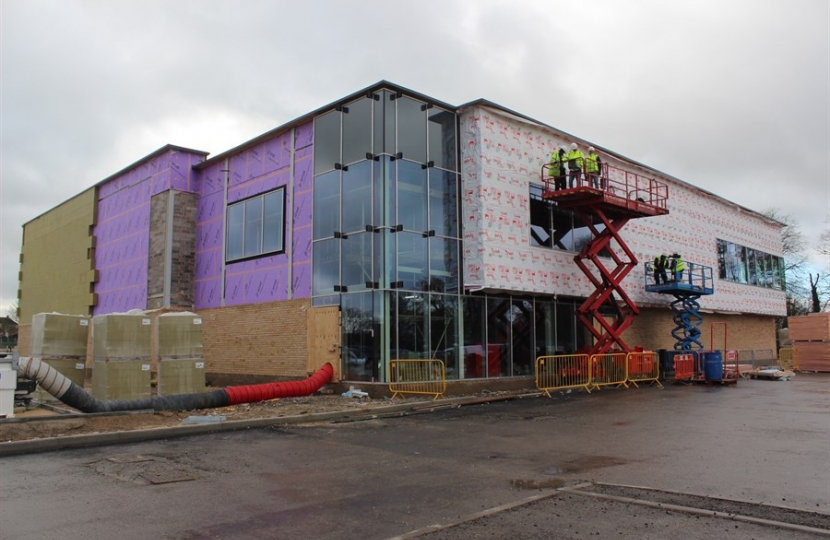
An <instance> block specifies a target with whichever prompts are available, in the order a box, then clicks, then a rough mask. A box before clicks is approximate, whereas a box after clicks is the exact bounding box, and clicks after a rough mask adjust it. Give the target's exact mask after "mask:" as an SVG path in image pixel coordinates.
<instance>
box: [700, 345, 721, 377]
mask: <svg viewBox="0 0 830 540" xmlns="http://www.w3.org/2000/svg"><path fill="white" fill-rule="evenodd" d="M703 376H704V377H705V378H706V380H707V381H720V380H722V379H723V354H722V353H721V352H720V351H709V352H705V353H703Z"/></svg>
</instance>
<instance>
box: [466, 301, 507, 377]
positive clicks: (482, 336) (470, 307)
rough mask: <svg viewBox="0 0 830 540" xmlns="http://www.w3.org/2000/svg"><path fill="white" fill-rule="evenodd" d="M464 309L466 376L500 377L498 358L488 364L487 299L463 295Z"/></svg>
mask: <svg viewBox="0 0 830 540" xmlns="http://www.w3.org/2000/svg"><path fill="white" fill-rule="evenodd" d="M461 301H462V306H463V309H464V340H463V346H462V357H463V359H464V378H465V379H478V378H484V377H498V375H499V364H498V359H496V362H494V363H493V364H492V365H490V364H487V362H486V360H487V355H486V351H487V340H486V335H487V316H486V314H485V303H484V302H485V300H484V298H481V297H475V296H467V297H462V299H461Z"/></svg>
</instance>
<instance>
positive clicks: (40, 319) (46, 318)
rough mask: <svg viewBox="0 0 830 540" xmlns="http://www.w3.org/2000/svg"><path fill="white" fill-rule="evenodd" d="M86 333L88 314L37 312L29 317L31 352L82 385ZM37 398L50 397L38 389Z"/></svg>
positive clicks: (87, 333)
mask: <svg viewBox="0 0 830 540" xmlns="http://www.w3.org/2000/svg"><path fill="white" fill-rule="evenodd" d="M88 335H89V317H87V316H84V315H66V314H62V313H38V314H36V315H35V316H34V317H32V343H31V345H32V347H31V355H32V356H33V357H35V358H38V359H40V360H41V361H42V362H45V363H46V364H49V365H50V366H52V367H53V368H55V369H56V370H57V371H59V372H60V373H61V374H63V375H64V376H65V377H66V378H68V379H69V380H70V381H72V382H73V383H75V384H77V385H78V386H80V387H81V388H83V387H84V382H85V380H86V352H87V337H88ZM39 398H40V399H42V400H43V399H49V396H48V395H46V394H45V393H44V392H41V393H40V394H39Z"/></svg>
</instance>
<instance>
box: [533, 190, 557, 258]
mask: <svg viewBox="0 0 830 540" xmlns="http://www.w3.org/2000/svg"><path fill="white" fill-rule="evenodd" d="M552 206H553V205H552V204H551V203H549V202H547V201H544V200H542V187H541V186H534V185H532V184H531V186H530V245H531V246H539V247H551V246H552V245H553V223H552V217H553V212H552Z"/></svg>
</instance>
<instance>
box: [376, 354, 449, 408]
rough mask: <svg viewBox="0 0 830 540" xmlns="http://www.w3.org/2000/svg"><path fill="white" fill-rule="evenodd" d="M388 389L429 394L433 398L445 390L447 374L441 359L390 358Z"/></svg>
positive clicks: (395, 394)
mask: <svg viewBox="0 0 830 540" xmlns="http://www.w3.org/2000/svg"><path fill="white" fill-rule="evenodd" d="M389 390H390V391H391V392H392V399H395V396H397V395H398V394H430V395H433V394H434V395H435V399H438V398H439V397H440V396H442V395H443V394H444V392H446V391H447V374H446V371H445V369H444V362H442V361H441V360H392V361H391V362H389Z"/></svg>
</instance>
